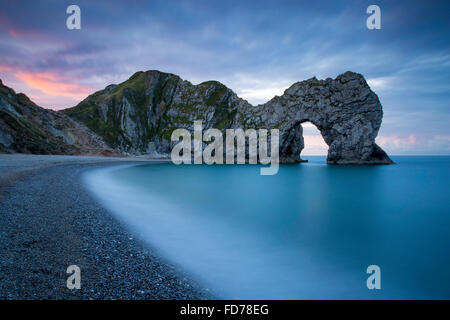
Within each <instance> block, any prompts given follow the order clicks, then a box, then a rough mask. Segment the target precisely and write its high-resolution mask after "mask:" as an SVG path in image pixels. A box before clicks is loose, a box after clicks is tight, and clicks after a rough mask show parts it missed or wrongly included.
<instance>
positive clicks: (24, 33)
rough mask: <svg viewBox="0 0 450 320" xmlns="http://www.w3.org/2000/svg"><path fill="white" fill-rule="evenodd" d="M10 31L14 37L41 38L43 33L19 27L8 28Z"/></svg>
mask: <svg viewBox="0 0 450 320" xmlns="http://www.w3.org/2000/svg"><path fill="white" fill-rule="evenodd" d="M8 33H9V35H10V36H11V37H13V38H24V37H27V38H39V37H41V34H40V33H39V32H38V31H37V30H19V29H13V28H11V29H8Z"/></svg>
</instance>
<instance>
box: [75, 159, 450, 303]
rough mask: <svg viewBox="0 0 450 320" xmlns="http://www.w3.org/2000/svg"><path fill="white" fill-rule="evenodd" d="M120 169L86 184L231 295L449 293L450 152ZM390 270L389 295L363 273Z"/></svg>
mask: <svg viewBox="0 0 450 320" xmlns="http://www.w3.org/2000/svg"><path fill="white" fill-rule="evenodd" d="M303 158H304V159H307V160H309V162H308V163H301V164H293V165H280V169H279V172H278V174H276V175H273V176H260V175H259V168H260V166H259V165H212V166H208V165H179V166H176V165H173V164H157V165H154V164H153V165H122V166H116V167H108V168H102V169H93V170H90V171H89V172H88V173H87V174H85V176H84V181H85V183H86V185H87V187H88V189H89V190H91V191H92V192H93V193H94V194H95V195H96V197H97V198H98V199H99V200H100V201H101V202H102V204H103V205H104V206H105V207H106V208H108V209H109V211H111V212H112V213H113V214H114V215H116V216H117V217H118V218H119V219H120V220H122V221H123V222H125V223H126V225H127V226H128V227H129V228H130V230H131V231H132V232H133V233H134V234H136V235H137V236H138V237H139V238H140V239H142V240H144V241H145V242H146V243H148V244H149V245H150V246H151V247H153V248H156V249H157V250H158V252H159V253H160V254H161V256H163V257H164V258H166V259H167V260H169V261H170V262H171V263H174V264H176V265H179V266H180V267H181V268H182V269H183V270H186V271H187V272H188V274H191V275H192V276H194V277H195V278H196V279H198V281H199V282H200V283H202V284H203V285H205V287H207V288H209V289H210V290H211V292H213V293H214V294H215V295H217V296H218V297H220V298H225V299H449V298H450V287H448V283H450V275H449V274H448V272H447V270H448V269H449V267H450V256H449V255H448V252H450V215H449V213H450V212H449V209H448V208H449V207H450V199H449V197H448V190H449V186H450V185H449V184H450V183H449V181H450V170H449V168H450V166H449V165H450V156H393V157H392V159H393V161H395V163H396V164H395V165H387V166H370V165H366V166H333V165H326V157H324V156H303ZM370 265H377V266H379V267H380V269H381V277H382V287H381V290H369V289H368V288H367V286H366V280H367V278H368V276H369V274H367V272H366V270H367V267H368V266H370Z"/></svg>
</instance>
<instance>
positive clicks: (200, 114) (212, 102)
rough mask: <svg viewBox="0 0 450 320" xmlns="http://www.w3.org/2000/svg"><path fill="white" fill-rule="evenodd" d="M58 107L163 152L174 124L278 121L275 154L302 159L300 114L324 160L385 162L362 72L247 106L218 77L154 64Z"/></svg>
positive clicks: (134, 146) (118, 144) (115, 142)
mask: <svg viewBox="0 0 450 320" xmlns="http://www.w3.org/2000/svg"><path fill="white" fill-rule="evenodd" d="M63 113H64V114H66V115H68V116H70V117H72V118H74V119H76V120H77V121H80V122H82V123H84V124H86V126H87V127H89V128H90V129H91V130H92V131H94V132H96V133H97V134H98V135H100V136H101V137H103V139H104V141H105V142H106V143H107V144H108V145H109V146H111V147H113V148H115V149H117V150H118V151H119V152H121V153H125V154H153V155H167V154H168V153H170V150H171V146H172V144H171V142H170V136H171V133H172V131H173V130H174V129H176V128H186V129H189V130H192V129H193V121H194V120H202V121H203V128H204V129H207V128H218V129H220V130H224V129H227V128H243V129H249V128H255V129H260V128H265V129H272V128H277V129H279V130H280V161H281V162H285V163H292V162H297V161H301V158H300V153H301V151H302V149H303V148H304V142H303V135H302V132H303V131H302V126H301V124H302V123H303V122H307V121H309V122H312V123H313V124H314V125H315V126H316V127H317V128H318V129H319V130H320V132H321V134H322V136H323V138H324V140H325V142H326V143H327V144H328V146H329V151H328V157H327V162H328V163H330V164H389V163H392V161H391V160H390V159H389V157H388V156H387V155H386V153H385V152H384V151H383V150H382V149H381V148H380V147H379V146H377V145H376V144H375V137H376V136H377V134H378V130H379V128H380V125H381V121H382V117H383V111H382V106H381V104H380V102H379V100H378V97H377V95H376V94H375V93H374V92H373V91H371V90H370V88H369V86H368V85H367V83H366V81H365V80H364V78H363V76H361V75H360V74H357V73H353V72H346V73H344V74H342V75H340V76H338V77H337V78H336V79H331V78H328V79H326V80H317V79H316V78H312V79H309V80H306V81H302V82H297V83H295V84H293V85H292V86H291V87H290V88H289V89H287V90H286V91H285V92H284V94H283V95H282V96H279V97H278V96H277V97H275V98H273V99H272V100H270V101H269V102H267V103H265V104H261V105H257V106H252V105H251V104H249V103H248V102H247V101H246V100H243V99H241V98H239V97H238V96H237V95H236V94H235V93H234V92H233V91H232V90H230V89H228V88H227V87H225V86H224V85H223V84H221V83H219V82H217V81H207V82H203V83H200V84H198V85H193V84H191V83H190V82H189V81H185V80H182V79H181V78H180V77H178V76H176V75H173V74H169V73H163V72H159V71H147V72H137V73H135V74H134V75H133V76H132V77H131V78H130V79H129V80H127V81H125V82H123V83H121V84H119V85H110V86H108V87H106V88H105V89H104V90H101V91H98V92H96V93H94V94H92V95H91V96H89V97H88V98H86V99H85V100H83V101H82V102H81V103H80V104H78V105H77V106H76V107H74V108H71V109H66V110H64V111H63Z"/></svg>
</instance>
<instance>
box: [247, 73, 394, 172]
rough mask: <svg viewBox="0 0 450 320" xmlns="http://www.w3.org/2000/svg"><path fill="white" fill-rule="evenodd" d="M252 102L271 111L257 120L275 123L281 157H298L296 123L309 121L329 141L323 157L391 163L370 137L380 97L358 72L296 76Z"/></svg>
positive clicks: (340, 161)
mask: <svg viewBox="0 0 450 320" xmlns="http://www.w3.org/2000/svg"><path fill="white" fill-rule="evenodd" d="M258 107H259V109H260V110H261V111H260V112H261V113H265V114H267V113H268V114H272V115H274V116H273V117H271V118H267V119H265V121H261V123H259V125H260V126H261V127H264V126H267V127H272V128H279V130H280V161H281V162H284V163H293V162H299V161H301V158H300V153H301V151H302V150H303V148H304V139H303V128H302V126H301V124H302V123H304V122H311V123H312V124H314V125H315V126H316V127H317V129H318V130H319V131H320V133H321V135H322V137H323V139H324V141H325V143H326V144H327V145H328V147H329V149H328V155H327V163H329V164H390V163H392V161H391V159H389V157H388V156H387V154H386V153H385V152H384V151H383V150H382V149H381V148H380V147H379V146H378V145H376V143H375V138H376V136H377V134H378V130H379V128H380V125H381V120H382V117H383V109H382V106H381V103H380V101H379V99H378V97H377V95H376V94H375V93H374V92H373V91H372V90H370V88H369V86H368V85H367V83H366V81H365V80H364V78H363V76H361V75H360V74H357V73H353V72H346V73H344V74H342V75H340V76H338V77H337V78H336V79H334V80H333V79H331V78H328V79H326V80H317V79H316V78H312V79H309V80H306V81H302V82H297V83H295V84H293V85H292V86H291V87H290V88H288V89H287V90H286V91H285V92H284V94H283V95H282V96H281V97H278V96H277V97H275V98H273V99H272V100H270V101H269V102H267V103H266V104H264V105H260V106H258ZM256 114H258V113H256Z"/></svg>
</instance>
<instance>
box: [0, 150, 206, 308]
mask: <svg viewBox="0 0 450 320" xmlns="http://www.w3.org/2000/svg"><path fill="white" fill-rule="evenodd" d="M152 162H153V163H161V162H165V160H149V159H144V160H142V159H136V158H120V159H118V158H103V157H67V156H32V155H0V168H1V171H0V172H1V173H0V257H2V259H0V270H1V271H0V299H211V298H213V297H214V296H213V294H212V293H210V292H209V290H208V289H206V288H203V287H202V286H201V285H200V284H199V283H197V282H196V281H194V280H193V279H192V277H191V276H189V275H187V274H186V273H185V272H184V271H183V270H182V269H181V268H180V267H179V266H175V265H173V264H171V263H170V262H168V261H166V260H165V259H163V258H161V257H160V256H159V255H158V254H157V252H158V251H157V249H156V248H151V246H148V245H147V244H144V243H143V241H141V240H140V239H137V237H136V236H135V235H134V234H132V233H130V232H129V231H128V228H127V226H126V225H125V224H124V223H123V222H121V221H119V220H118V219H117V218H115V217H114V215H113V214H111V213H110V212H109V211H107V209H105V208H104V207H102V206H101V204H100V203H99V202H98V201H97V200H96V198H95V196H94V195H92V194H91V193H90V192H89V191H88V190H87V189H86V187H85V186H84V185H83V182H82V181H81V177H82V174H83V173H84V172H86V171H87V170H91V169H94V168H101V167H107V166H113V165H121V164H139V163H147V164H148V163H152ZM73 264H75V265H78V266H79V267H80V269H81V289H80V290H69V289H67V287H66V280H67V278H68V277H69V276H70V274H67V273H66V269H67V267H68V266H70V265H73Z"/></svg>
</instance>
